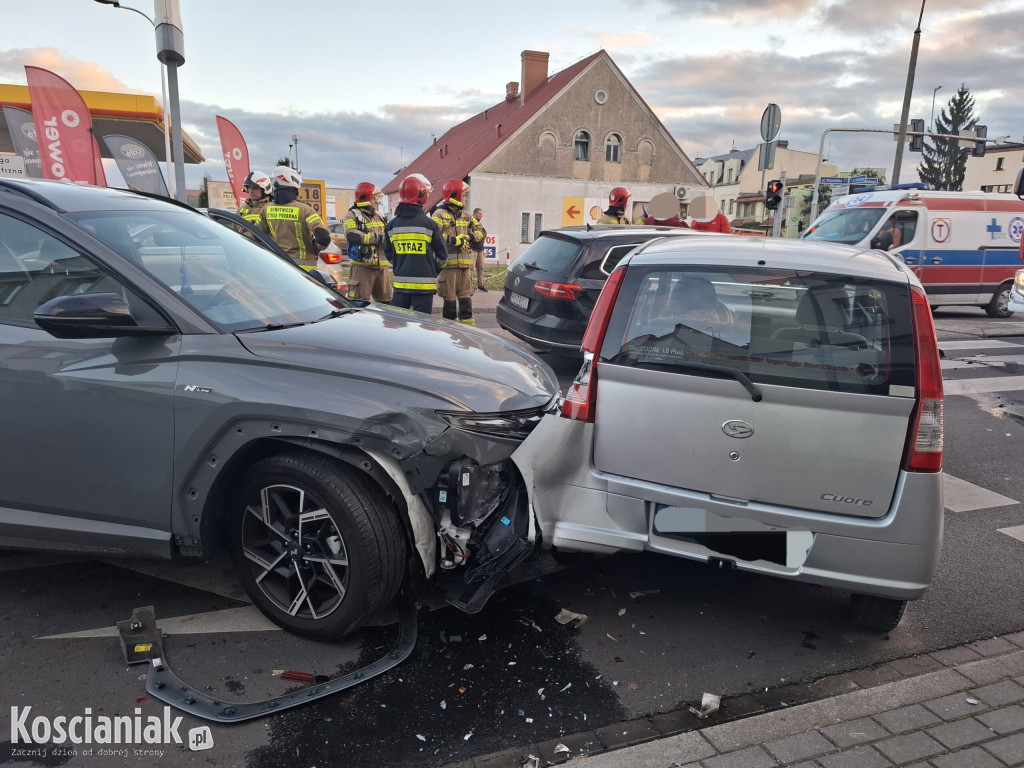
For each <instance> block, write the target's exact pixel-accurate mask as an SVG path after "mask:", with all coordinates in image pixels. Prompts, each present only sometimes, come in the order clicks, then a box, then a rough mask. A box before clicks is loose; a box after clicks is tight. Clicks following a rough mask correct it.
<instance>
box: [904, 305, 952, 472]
mask: <svg viewBox="0 0 1024 768" xmlns="http://www.w3.org/2000/svg"><path fill="white" fill-rule="evenodd" d="M911 290H912V294H911V301H912V304H913V318H914V368H915V376H916V379H917V381H916V384H917V404H916V405H915V407H914V413H913V416H912V418H911V422H910V423H911V427H910V433H909V434H908V435H907V450H906V451H905V453H904V457H903V469H905V470H906V471H908V472H938V471H939V470H941V469H942V443H943V409H944V405H943V396H942V368H941V367H940V365H939V347H938V342H937V340H936V338H935V324H934V322H933V321H932V312H931V309H930V308H929V307H928V297H927V296H925V293H924V291H923V290H921V289H920V288H918V287H916V286H914V287H912V289H911Z"/></svg>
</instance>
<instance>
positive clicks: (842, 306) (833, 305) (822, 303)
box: [772, 285, 868, 349]
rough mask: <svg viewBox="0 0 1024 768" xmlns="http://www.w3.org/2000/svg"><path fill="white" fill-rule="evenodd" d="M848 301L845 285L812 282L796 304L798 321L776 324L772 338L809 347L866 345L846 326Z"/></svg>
mask: <svg viewBox="0 0 1024 768" xmlns="http://www.w3.org/2000/svg"><path fill="white" fill-rule="evenodd" d="M850 301H851V299H850V295H849V293H848V292H847V290H846V288H845V286H834V285H815V286H811V287H810V288H808V289H807V291H806V292H805V293H804V295H803V296H802V297H801V298H800V303H799V304H798V305H797V308H796V318H795V319H796V322H797V323H798V325H796V326H790V327H785V328H779V329H778V330H776V331H775V332H774V333H773V334H772V339H774V340H777V341H786V342H793V343H794V344H799V345H801V346H802V347H809V348H817V347H823V346H841V347H847V348H850V349H866V348H867V347H868V341H867V339H866V338H864V337H863V336H861V335H860V334H858V333H850V332H849V331H846V330H845V327H846V326H847V325H849V316H850V315H849V312H850Z"/></svg>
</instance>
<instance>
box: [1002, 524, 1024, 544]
mask: <svg viewBox="0 0 1024 768" xmlns="http://www.w3.org/2000/svg"><path fill="white" fill-rule="evenodd" d="M996 530H997V531H999V532H1000V533H1005V534H1006V535H1007V536H1010V537H1012V538H1014V539H1017V541H1024V525H1015V526H1013V527H1012V528H996Z"/></svg>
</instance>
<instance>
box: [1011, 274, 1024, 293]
mask: <svg viewBox="0 0 1024 768" xmlns="http://www.w3.org/2000/svg"><path fill="white" fill-rule="evenodd" d="M1013 282H1014V284H1015V285H1016V286H1017V290H1019V291H1021V292H1024V269H1018V270H1017V274H1016V275H1015V276H1014V278H1013Z"/></svg>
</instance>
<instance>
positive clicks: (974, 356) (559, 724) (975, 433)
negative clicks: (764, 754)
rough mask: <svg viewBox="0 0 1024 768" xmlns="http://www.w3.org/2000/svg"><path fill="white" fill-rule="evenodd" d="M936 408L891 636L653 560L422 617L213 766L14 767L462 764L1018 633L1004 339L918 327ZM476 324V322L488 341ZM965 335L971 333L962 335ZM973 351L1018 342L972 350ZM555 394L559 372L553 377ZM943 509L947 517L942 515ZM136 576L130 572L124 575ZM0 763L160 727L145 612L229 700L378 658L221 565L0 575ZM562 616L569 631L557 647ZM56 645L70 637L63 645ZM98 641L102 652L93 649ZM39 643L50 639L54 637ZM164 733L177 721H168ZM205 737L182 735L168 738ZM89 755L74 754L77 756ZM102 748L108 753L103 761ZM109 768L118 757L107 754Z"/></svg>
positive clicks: (216, 733) (228, 744)
mask: <svg viewBox="0 0 1024 768" xmlns="http://www.w3.org/2000/svg"><path fill="white" fill-rule="evenodd" d="M936 320H937V325H938V326H939V328H940V337H941V338H942V340H943V342H942V343H943V346H944V347H945V361H944V377H945V379H946V386H947V398H946V423H947V441H948V442H947V448H946V454H945V467H946V471H947V473H948V475H949V476H950V478H951V480H949V481H948V482H949V484H948V485H947V499H946V501H947V506H950V507H951V508H950V509H949V510H948V511H947V515H946V538H945V546H944V551H943V555H942V559H941V562H940V566H939V571H938V574H937V576H936V579H935V582H934V585H933V587H932V589H931V590H930V591H929V592H928V594H927V595H926V596H925V597H924V598H923V599H922V600H920V601H917V602H915V603H912V604H911V605H910V607H909V608H908V611H907V615H906V617H905V619H904V621H903V623H902V624H901V625H900V627H899V628H898V629H897V630H896V631H895V632H894V633H892V634H891V635H890V636H888V637H878V636H876V635H871V634H869V633H866V632H862V631H860V630H857V629H855V628H853V627H851V626H850V624H849V623H848V622H847V618H846V614H845V596H844V595H842V594H840V593H838V592H836V591H833V590H829V589H825V588H817V587H811V586H807V585H800V584H791V583H786V582H782V581H781V580H777V579H771V578H768V577H760V576H753V575H749V574H742V573H736V572H719V571H713V570H711V569H709V568H707V567H706V566H703V565H700V564H695V563H688V562H685V561H681V560H676V559H672V558H668V557H663V556H656V555H647V554H645V555H628V556H626V555H623V556H614V557H608V558H599V559H581V561H580V562H578V563H574V564H573V565H571V566H570V567H568V568H565V569H563V570H560V571H558V572H555V573H551V574H548V575H546V576H544V577H542V578H538V579H533V580H530V581H527V582H524V583H521V584H518V585H516V586H513V587H510V588H507V589H505V590H502V591H501V592H500V593H499V594H497V595H496V596H495V597H494V598H493V599H492V600H491V602H490V603H489V604H488V605H487V607H486V608H485V609H484V610H483V611H482V612H481V613H480V614H477V615H476V616H467V615H464V614H461V613H459V612H458V611H456V610H454V609H440V610H434V611H422V612H421V613H420V617H419V633H420V634H419V642H418V643H417V646H416V650H415V651H414V653H413V655H412V657H411V658H410V659H409V660H408V661H406V662H405V663H403V664H402V665H401V666H399V667H398V668H396V669H395V670H394V671H392V672H390V673H387V674H385V675H383V676H381V677H380V678H377V679H375V680H372V681H370V682H367V683H366V684H364V685H362V686H360V687H358V688H356V689H354V690H353V691H352V692H349V693H341V694H337V695H335V696H331V697H328V698H326V699H323V700H321V701H319V702H316V703H313V704H310V705H307V706H304V707H301V708H298V709H294V710H290V711H287V712H282V713H280V714H277V715H273V716H270V717H267V718H264V719H261V720H257V721H252V722H249V723H244V724H240V725H233V726H227V725H219V724H217V725H213V727H212V729H211V735H212V739H213V745H212V748H211V749H209V750H206V751H196V752H193V751H190V750H189V749H188V748H187V747H185V746H183V745H170V746H163V745H152V746H146V748H148V749H156V750H159V751H162V753H163V754H162V755H160V756H158V757H157V758H156V759H154V758H152V757H147V756H143V755H139V754H136V753H134V751H133V750H134V749H136V747H128V748H127V749H128V753H127V754H125V755H117V754H115V755H102V756H101V755H100V754H99V751H98V750H99V749H100V747H98V746H97V745H92V746H91V747H90V746H89V745H79V746H78V747H75V748H74V752H75V754H53V753H52V752H51V753H50V754H48V755H47V756H46V757H38V756H37V757H35V758H30V757H24V758H19V757H14V756H12V752H11V750H12V749H14V748H15V747H16V746H18V745H7V744H5V745H2V746H0V762H12V763H14V762H23V763H29V762H37V764H43V765H51V766H56V765H90V766H101V765H102V766H108V765H141V764H147V765H161V766H163V765H167V766H177V765H192V764H199V763H201V764H204V765H233V766H234V765H247V766H252V767H253V768H271V767H272V766H284V765H296V766H325V765H339V764H344V765H346V766H350V767H352V768H357V767H358V766H371V765H372V766H376V767H378V768H379V767H382V766H383V767H384V768H387V767H389V766H399V765H402V766H440V765H444V764H446V763H449V762H455V761H458V760H464V759H466V758H467V757H471V756H474V755H483V754H488V753H491V752H494V751H497V750H500V749H505V748H509V747H514V746H520V745H528V744H531V743H537V742H540V741H544V740H547V739H550V738H553V737H555V736H559V735H565V734H571V733H574V732H579V731H583V730H593V729H595V728H599V727H601V726H605V725H610V724H614V723H618V722H621V721H624V720H629V719H631V718H635V717H639V716H643V715H648V714H651V713H656V712H669V711H673V710H676V709H679V708H681V707H685V706H687V705H689V704H692V703H696V702H697V701H699V699H700V697H701V694H702V693H703V692H705V691H707V692H712V693H718V694H721V695H724V696H725V697H735V696H738V695H741V694H744V693H750V692H754V691H764V690H765V689H766V688H768V689H776V688H778V687H780V686H786V685H788V684H791V683H794V682H800V681H812V680H816V679H818V678H820V677H822V676H825V675H830V674H834V673H838V672H846V671H851V670H864V674H866V675H870V674H871V669H870V668H871V667H872V665H876V664H879V663H881V662H884V661H888V660H891V659H894V658H899V657H904V656H908V655H912V654H916V653H923V652H927V651H932V650H936V649H939V648H943V647H947V646H951V645H957V644H960V643H964V642H968V641H971V640H976V639H981V638H985V637H990V636H992V635H995V634H1002V633H1009V632H1013V631H1017V630H1020V629H1022V628H1024V601H1022V600H1021V599H1020V586H1019V585H1020V577H1019V574H1020V573H1021V572H1022V569H1024V505H1022V504H1021V502H1020V499H1021V498H1022V496H1024V489H1022V486H1021V483H1020V459H1021V457H1022V456H1024V412H1022V411H1021V408H1022V406H1024V323H1020V322H1019V321H1016V320H1012V321H995V322H993V321H988V320H987V319H986V318H984V317H983V316H981V315H980V312H974V311H972V310H962V311H959V310H950V311H945V312H941V311H940V312H938V313H936ZM488 321H490V322H491V323H493V315H490V316H488V315H485V314H480V315H478V324H479V325H480V326H481V327H487V325H488ZM979 329H980V330H979ZM993 329H998V332H999V333H1009V334H1016V335H1009V336H999V337H996V338H982V337H980V335H979V334H986V335H987V334H989V333H991V332H993ZM546 359H549V362H551V363H552V365H553V367H554V368H555V370H556V372H557V373H558V374H559V378H560V380H561V381H562V382H563V384H564V383H566V382H567V381H568V380H571V378H572V375H573V374H574V373H575V370H576V368H577V367H578V366H577V364H576V362H575V361H572V360H566V359H559V358H551V357H550V356H547V357H546ZM953 507H955V508H953ZM144 571H146V572H144ZM0 573H2V574H3V577H2V579H0V631H2V634H0V636H2V637H3V638H5V642H4V643H3V644H0V741H6V740H8V738H9V736H10V732H11V731H10V718H11V707H14V706H17V707H24V706H32V707H33V712H32V717H35V716H36V715H37V714H40V715H49V716H56V715H59V714H64V715H67V716H72V715H80V714H83V713H84V712H85V710H86V708H89V709H90V710H91V713H92V714H93V715H94V716H99V715H104V714H105V715H108V716H109V715H113V714H132V713H133V711H134V709H135V708H136V707H137V708H138V709H139V711H140V713H141V715H142V716H143V717H146V716H149V715H157V716H162V712H163V706H162V705H161V704H159V703H158V702H156V701H154V700H152V699H147V698H146V694H145V690H144V682H143V680H142V679H140V676H144V674H145V672H144V667H139V666H127V665H126V664H125V663H124V659H123V657H122V652H121V649H120V646H119V642H118V640H117V638H116V636H115V635H113V633H112V632H111V628H112V626H113V624H114V623H115V622H116V621H119V620H122V619H126V618H128V616H129V615H130V614H131V611H132V609H133V608H135V607H138V606H143V605H153V606H154V607H155V609H156V614H157V618H158V623H159V624H161V626H162V627H163V628H164V631H165V632H167V633H168V634H169V635H170V637H169V638H168V640H167V648H166V650H167V659H168V662H169V663H170V664H171V665H172V667H173V668H174V669H175V670H176V671H177V673H178V674H179V675H180V676H181V677H182V678H183V679H185V680H186V681H188V682H190V683H192V684H193V685H195V686H196V687H198V688H200V689H207V690H209V691H210V692H211V693H213V695H216V696H223V697H225V698H233V699H236V700H248V699H260V698H266V697H274V696H280V695H282V694H283V693H284V692H286V691H288V690H292V688H291V687H290V686H293V685H294V684H290V683H287V682H284V681H282V680H281V679H280V678H279V677H277V676H275V674H274V671H275V670H281V669H298V670H303V671H308V672H312V673H316V674H327V675H333V674H337V673H339V672H342V671H347V670H349V669H351V668H352V667H353V666H356V665H359V664H363V663H366V662H368V661H369V660H371V659H372V658H374V657H376V656H378V655H381V654H383V653H385V652H386V651H387V649H388V646H389V642H390V640H391V638H392V637H393V635H394V631H393V629H392V628H390V627H379V628H372V629H368V630H366V631H364V632H362V633H360V634H359V635H357V636H355V637H353V638H350V639H348V640H346V641H342V642H337V643H314V642H310V641H305V640H300V639H297V638H294V637H292V636H290V635H287V634H286V633H283V632H280V631H276V630H273V629H269V628H267V627H266V625H265V624H264V623H262V622H261V619H260V617H259V616H258V614H256V613H255V611H254V610H253V609H252V608H251V606H248V604H247V603H246V601H245V599H244V596H243V595H242V593H241V590H240V589H239V588H238V586H237V584H235V582H234V579H233V578H232V576H231V574H230V570H229V569H228V568H227V565H226V564H224V563H220V562H218V563H214V564H212V565H207V566H202V565H197V564H187V565H166V564H149V563H124V562H114V561H111V562H109V563H108V562H100V561H95V560H88V559H80V558H59V557H49V556H47V557H42V556H39V555H34V554H25V553H4V554H2V555H0ZM562 609H568V610H571V611H574V612H577V613H580V614H583V615H585V616H586V617H587V620H586V622H585V623H583V624H582V625H577V623H573V624H569V625H562V624H560V623H558V622H556V621H555V619H554V617H555V616H556V615H557V614H558V613H559V611H560V610H562ZM69 633H70V634H69ZM104 633H106V634H104ZM55 635H66V636H63V637H53V636H55ZM174 714H175V716H177V714H178V713H177V712H175V713H174ZM203 724H205V723H204V722H202V721H199V720H197V719H195V718H193V717H191V716H188V715H186V716H184V720H183V722H182V726H181V732H182V735H183V736H184V735H186V732H187V731H188V730H189V729H190V728H192V727H196V726H201V725H203ZM90 748H92V749H93V750H94V752H93V753H92V754H86V752H87V750H88V749H90ZM108 748H109V747H108ZM119 748H121V749H123V748H124V747H119Z"/></svg>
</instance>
